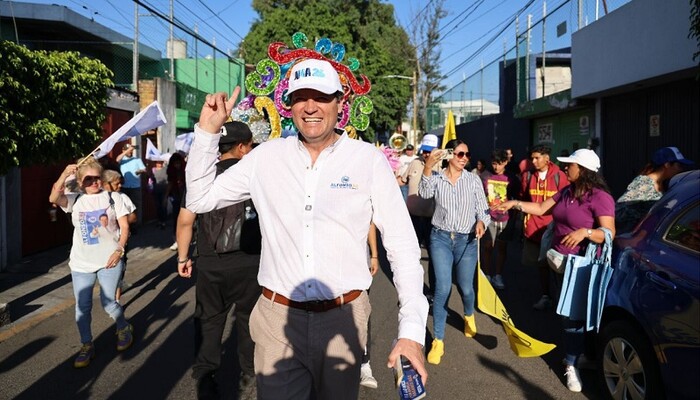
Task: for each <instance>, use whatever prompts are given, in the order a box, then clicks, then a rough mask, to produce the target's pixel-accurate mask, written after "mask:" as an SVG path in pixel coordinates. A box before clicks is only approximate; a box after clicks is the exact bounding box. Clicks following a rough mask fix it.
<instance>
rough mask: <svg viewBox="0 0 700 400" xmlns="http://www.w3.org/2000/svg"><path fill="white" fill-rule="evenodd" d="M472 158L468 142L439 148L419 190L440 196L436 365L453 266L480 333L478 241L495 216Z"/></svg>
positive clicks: (435, 240)
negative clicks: (443, 165) (476, 273)
mask: <svg viewBox="0 0 700 400" xmlns="http://www.w3.org/2000/svg"><path fill="white" fill-rule="evenodd" d="M450 155H451V157H450ZM469 156H470V155H469V148H468V147H467V145H466V143H464V142H462V141H460V140H451V141H450V142H448V143H447V145H446V150H436V151H433V152H432V153H431V154H430V157H428V159H427V160H426V162H425V167H424V168H423V176H421V181H420V184H419V186H418V194H419V195H420V196H421V197H422V198H425V199H429V198H434V199H435V213H434V214H433V219H432V225H433V229H432V231H431V233H430V256H431V258H432V261H433V266H434V269H435V297H434V302H433V336H434V340H433V343H432V348H431V349H430V353H428V362H429V363H431V364H439V363H440V359H441V358H442V355H443V354H444V353H445V345H444V343H443V339H444V337H445V322H446V321H447V300H448V295H449V293H450V289H451V288H452V270H453V268H454V269H455V270H456V277H457V285H458V286H459V288H460V290H461V292H462V303H463V305H464V335H465V336H467V337H473V336H474V335H476V322H475V319H474V297H475V296H474V288H473V282H474V271H475V269H476V261H477V257H478V251H477V242H478V241H479V239H480V238H481V236H483V234H484V231H485V229H486V226H488V224H489V222H490V221H491V218H490V217H489V208H488V204H487V202H486V196H485V195H484V188H483V184H482V183H481V179H479V178H478V177H477V176H476V175H474V174H472V173H470V172H468V171H466V170H465V169H464V167H465V166H466V165H467V163H468V162H469ZM442 160H447V161H448V165H447V168H446V169H445V170H443V171H442V172H439V173H438V172H433V167H434V166H435V165H436V164H437V163H438V162H440V161H442Z"/></svg>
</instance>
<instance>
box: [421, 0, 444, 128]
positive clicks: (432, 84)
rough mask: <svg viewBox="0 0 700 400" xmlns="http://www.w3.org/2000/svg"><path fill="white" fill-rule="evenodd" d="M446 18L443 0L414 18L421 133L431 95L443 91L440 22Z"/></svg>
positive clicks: (438, 0) (429, 6)
mask: <svg viewBox="0 0 700 400" xmlns="http://www.w3.org/2000/svg"><path fill="white" fill-rule="evenodd" d="M446 16H447V11H446V10H445V8H444V0H437V1H433V2H430V3H429V4H428V6H427V7H426V8H425V10H424V13H422V14H421V15H418V16H417V17H416V20H417V21H419V23H418V27H417V29H415V30H414V32H415V35H414V36H413V41H414V42H415V43H416V48H417V52H418V60H419V65H420V78H419V84H418V88H419V90H418V107H419V109H420V111H419V114H418V121H419V122H418V125H419V127H420V130H421V131H423V132H425V129H426V112H427V109H428V105H429V104H430V103H432V100H433V94H434V93H441V92H443V91H444V90H445V86H444V85H443V84H442V80H443V79H444V75H442V73H441V72H440V55H441V52H442V50H441V48H440V21H441V20H442V19H443V18H445V17H446Z"/></svg>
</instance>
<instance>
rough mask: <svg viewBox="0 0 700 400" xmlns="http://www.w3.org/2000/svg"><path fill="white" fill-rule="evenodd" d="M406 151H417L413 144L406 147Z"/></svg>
mask: <svg viewBox="0 0 700 400" xmlns="http://www.w3.org/2000/svg"><path fill="white" fill-rule="evenodd" d="M406 150H415V149H414V148H413V145H412V144H409V145H408V146H406Z"/></svg>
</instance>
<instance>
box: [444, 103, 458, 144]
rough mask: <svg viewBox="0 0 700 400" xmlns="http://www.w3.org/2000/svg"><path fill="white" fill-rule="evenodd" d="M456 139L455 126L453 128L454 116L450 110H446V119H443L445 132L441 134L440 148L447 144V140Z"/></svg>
mask: <svg viewBox="0 0 700 400" xmlns="http://www.w3.org/2000/svg"><path fill="white" fill-rule="evenodd" d="M453 139H457V128H455V116H454V114H452V110H450V111H448V112H447V121H445V133H443V135H442V148H443V149H444V148H445V146H447V142H449V141H450V140H453Z"/></svg>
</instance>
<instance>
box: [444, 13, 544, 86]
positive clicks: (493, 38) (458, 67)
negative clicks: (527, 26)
mask: <svg viewBox="0 0 700 400" xmlns="http://www.w3.org/2000/svg"><path fill="white" fill-rule="evenodd" d="M534 1H535V0H528V3H527V4H526V5H525V6H523V7H522V8H521V9H520V10H518V11H516V12H515V13H513V14H512V15H511V16H510V17H508V19H506V21H508V20H511V22H510V23H508V24H506V25H505V26H504V27H503V28H502V29H501V30H500V31H498V33H497V34H496V35H494V36H492V37H491V38H490V39H489V40H487V41H486V43H484V44H483V45H482V46H481V47H479V48H478V49H477V50H476V51H475V52H474V53H472V54H471V55H470V56H469V57H467V58H466V59H465V60H464V61H462V62H461V63H459V64H458V65H457V66H456V67H454V68H452V69H451V70H450V71H449V72H448V73H446V74H445V76H450V75H452V74H454V73H455V72H457V71H458V70H460V69H461V68H462V67H463V66H464V65H466V64H467V63H468V62H469V61H471V60H473V59H474V58H476V57H477V56H478V55H479V54H480V53H481V52H482V51H484V49H486V48H487V47H488V46H490V45H491V44H492V43H493V42H494V41H495V40H496V39H497V38H499V37H500V36H501V35H502V34H503V32H505V30H506V29H508V27H509V26H510V25H511V24H512V23H513V21H512V20H513V18H515V16H517V15H519V14H520V13H522V12H523V11H524V10H525V9H527V7H529V6H530V5H531V4H532V3H534Z"/></svg>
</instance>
